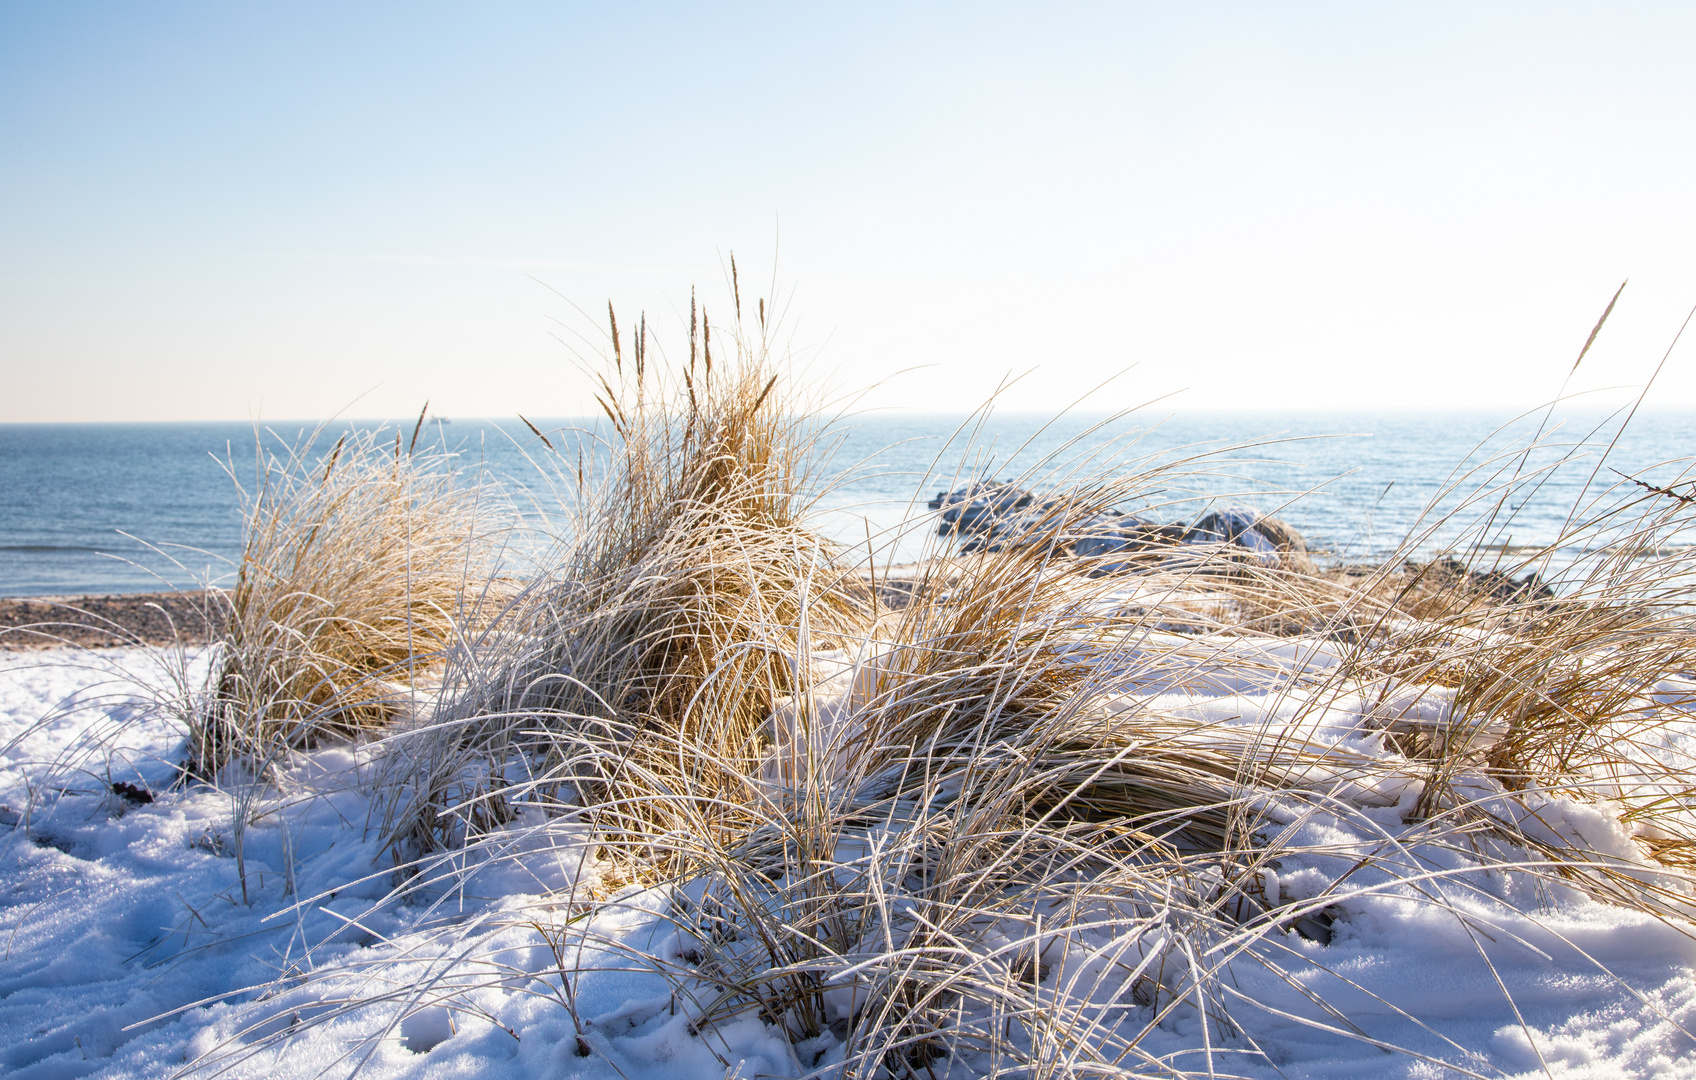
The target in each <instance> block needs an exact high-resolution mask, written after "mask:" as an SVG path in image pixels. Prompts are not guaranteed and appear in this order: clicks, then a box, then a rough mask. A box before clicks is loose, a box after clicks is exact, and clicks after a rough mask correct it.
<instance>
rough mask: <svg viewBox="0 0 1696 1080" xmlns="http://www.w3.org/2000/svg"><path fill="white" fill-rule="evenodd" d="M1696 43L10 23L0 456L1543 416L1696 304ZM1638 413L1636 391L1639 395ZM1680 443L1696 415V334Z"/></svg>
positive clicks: (937, 21)
mask: <svg viewBox="0 0 1696 1080" xmlns="http://www.w3.org/2000/svg"><path fill="white" fill-rule="evenodd" d="M1692 40H1696V6H1692V5H1689V4H1632V3H1619V2H1610V3H1607V4H1600V3H1597V4H1562V3H1549V2H1539V3H1527V4H1516V3H1490V4H1477V3H1454V4H1449V3H1421V4H1417V5H1414V4H1402V5H1387V4H1386V5H1379V4H1372V5H1362V4H1343V3H1339V4H1311V3H1288V4H1277V5H1271V4H1262V3H1244V4H1231V3H1214V4H1184V3H1165V4H1138V3H1113V4H1100V5H1093V4H1056V5H998V4H993V3H972V4H958V5H950V4H901V5H880V4H874V3H859V4H853V5H847V4H838V5H801V4H771V5H760V4H748V5H742V4H721V5H709V4H689V5H681V4H679V5H669V4H641V3H630V4H618V5H613V4H596V5H574V4H569V3H534V4H530V3H500V2H495V3H487V4H477V5H468V4H432V3H428V2H413V3H407V4H384V3H362V4H358V5H346V4H327V3H326V4H317V3H309V2H302V3H291V4H287V5H282V4H228V3H174V2H159V3H101V2H98V0H90V2H84V3H76V4H49V3H39V2H31V3H23V2H16V0H0V377H3V382H0V386H3V390H0V422H11V421H105V420H198V419H207V420H210V419H238V420H246V419H250V418H255V417H258V418H262V419H280V418H307V417H323V416H328V415H331V414H333V413H337V412H343V413H345V414H348V415H353V416H406V415H415V414H416V413H417V410H418V408H419V407H420V406H421V405H422V403H423V402H424V401H425V400H428V401H430V402H431V409H432V411H433V412H435V413H437V414H439V415H446V416H449V417H452V416H468V417H470V416H477V417H510V416H511V415H512V414H513V413H515V412H523V413H526V414H528V415H544V416H548V415H551V416H562V415H578V414H581V413H585V412H587V411H590V410H591V409H592V408H593V403H592V398H591V397H590V393H589V384H588V381H587V378H586V376H585V374H584V371H583V367H584V363H585V362H586V361H592V359H593V349H594V348H596V347H598V346H597V344H596V343H597V342H598V340H599V335H600V334H601V328H602V326H603V324H604V312H605V309H606V304H607V303H608V301H609V300H610V301H611V302H612V303H613V304H615V305H616V307H617V309H618V311H619V312H620V313H621V318H622V319H624V320H625V321H626V322H629V321H633V320H635V319H637V318H639V317H640V315H641V314H642V313H646V315H647V318H648V322H649V325H650V326H651V327H652V328H653V332H654V336H655V340H656V341H657V342H658V345H659V348H660V349H661V350H665V349H667V348H668V347H669V348H670V349H672V350H674V351H675V350H676V349H677V348H678V347H679V346H680V345H681V342H682V340H683V337H684V333H685V332H684V330H683V329H682V323H683V322H684V321H686V318H687V314H686V313H687V311H688V306H689V298H690V290H691V288H692V287H693V288H694V289H696V290H697V291H698V295H699V296H700V298H701V299H702V301H703V302H704V303H705V304H706V306H707V309H708V311H709V313H712V315H713V317H714V318H715V319H717V320H720V321H723V320H726V319H728V317H729V309H730V307H731V301H730V298H729V295H728V294H729V291H730V290H729V286H728V282H727V280H726V268H727V264H728V259H729V257H730V255H731V254H732V253H734V255H735V258H736V262H737V265H738V269H739V278H740V283H741V288H742V293H743V299H744V301H745V303H747V304H748V305H749V306H750V307H752V306H753V305H754V302H755V301H756V300H757V299H759V298H768V300H769V302H770V303H771V305H772V310H773V311H774V313H776V314H777V315H778V316H780V317H779V318H775V319H774V322H775V330H774V339H775V341H776V343H777V345H778V347H779V348H780V349H781V350H783V351H784V352H785V354H786V355H789V356H791V357H792V358H793V360H794V363H795V365H796V370H797V371H798V372H800V373H801V376H802V377H803V378H804V379H806V380H808V381H809V384H810V385H814V386H816V387H817V388H819V393H820V394H823V395H826V396H834V399H835V400H844V399H847V400H853V401H855V402H856V403H857V404H858V406H859V407H865V408H908V409H923V410H929V411H960V410H965V409H970V408H973V407H975V406H977V405H979V404H980V403H982V402H984V401H985V400H986V399H988V398H989V397H990V396H991V395H993V394H995V393H996V392H997V388H998V387H999V386H1002V385H1003V384H1004V383H1005V382H1006V380H1007V379H1008V378H1009V377H1013V378H1015V379H1016V381H1015V382H1014V383H1013V384H1012V386H1011V388H1009V389H1005V390H1003V391H1002V393H1001V397H1000V398H999V403H1000V406H1001V407H1003V408H1009V409H1015V410H1019V411H1032V410H1034V411H1049V410H1058V409H1061V408H1065V407H1067V406H1070V405H1072V404H1073V403H1074V402H1076V401H1077V400H1078V399H1079V398H1080V397H1084V395H1086V394H1087V395H1089V396H1088V397H1087V399H1086V406H1087V407H1090V408H1094V409H1118V408H1125V407H1130V406H1133V405H1137V404H1140V403H1142V402H1145V401H1148V400H1151V399H1156V398H1161V397H1162V396H1163V395H1176V396H1175V397H1173V398H1171V399H1170V400H1171V402H1172V408H1174V409H1177V410H1180V411H1181V410H1184V409H1195V410H1207V409H1263V410H1290V409H1303V408H1311V409H1345V410H1347V409H1367V408H1370V409H1386V408H1456V407H1488V408H1497V407H1512V408H1520V407H1523V408H1530V407H1533V406H1535V405H1537V404H1539V403H1542V402H1544V401H1546V400H1548V399H1549V398H1550V397H1552V396H1553V395H1555V394H1556V393H1557V392H1559V390H1560V388H1561V386H1562V381H1563V379H1564V378H1565V377H1566V376H1567V374H1568V372H1569V369H1570V368H1571V366H1572V363H1573V360H1574V358H1575V357H1576V356H1577V354H1578V352H1579V349H1580V347H1581V346H1582V345H1583V343H1584V340H1585V338H1586V337H1587V335H1588V334H1589V332H1590V330H1591V328H1592V326H1594V324H1595V322H1596V319H1597V317H1598V316H1599V315H1600V314H1601V312H1602V310H1603V308H1604V307H1605V306H1606V304H1607V302H1608V300H1609V298H1610V297H1611V296H1612V295H1613V293H1614V291H1615V289H1617V288H1618V287H1619V284H1620V282H1621V281H1623V280H1625V279H1627V278H1629V279H1630V284H1629V285H1628V286H1627V288H1626V289H1625V292H1624V294H1623V295H1622V296H1621V298H1620V301H1619V305H1618V306H1617V308H1616V309H1615V310H1614V312H1613V314H1612V316H1611V318H1610V320H1609V323H1608V326H1607V327H1606V328H1605V329H1604V331H1603V333H1602V335H1601V336H1600V337H1599V339H1598V341H1597V344H1596V346H1595V348H1593V349H1592V350H1591V352H1590V354H1589V355H1588V356H1587V357H1586V358H1585V360H1584V363H1583V365H1581V367H1580V369H1579V371H1578V372H1577V374H1576V376H1575V377H1574V378H1573V381H1572V383H1571V386H1570V389H1577V390H1591V389H1594V388H1597V387H1620V386H1638V387H1640V386H1642V385H1643V384H1644V383H1645V382H1646V381H1647V380H1648V379H1649V378H1650V376H1651V374H1652V373H1653V372H1654V371H1655V369H1656V367H1657V365H1658V364H1659V363H1660V362H1661V360H1662V358H1663V356H1668V351H1667V350H1668V347H1669V345H1670V344H1671V343H1672V342H1673V340H1674V337H1675V335H1676V334H1677V332H1678V330H1679V327H1680V324H1681V323H1682V322H1683V320H1684V318H1685V317H1686V315H1687V314H1688V313H1689V311H1690V310H1691V306H1692V305H1693V304H1696V194H1693V193H1696V120H1693V118H1696V65H1693V64H1691V63H1689V52H1690V43H1691V41H1692ZM1616 393H1617V392H1616ZM1649 401H1650V402H1651V404H1653V405H1667V406H1679V407H1683V406H1689V405H1696V329H1693V330H1692V332H1691V335H1690V338H1688V339H1686V340H1685V341H1684V342H1683V343H1681V344H1680V345H1679V346H1678V347H1677V348H1675V349H1673V350H1672V352H1671V353H1670V356H1668V359H1667V360H1666V364H1665V367H1664V369H1663V370H1662V371H1661V373H1660V375H1659V377H1658V379H1657V381H1656V382H1655V385H1654V387H1653V389H1652V391H1651V393H1650V397H1649Z"/></svg>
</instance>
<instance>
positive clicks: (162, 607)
mask: <svg viewBox="0 0 1696 1080" xmlns="http://www.w3.org/2000/svg"><path fill="white" fill-rule="evenodd" d="M206 601H207V592H206V590H204V589H193V590H187V591H183V592H154V593H119V594H111V595H93V594H90V595H82V596H76V595H66V596H31V597H25V596H14V597H0V653H11V652H29V651H34V650H37V649H54V648H61V647H64V646H67V645H70V646H78V647H82V648H94V649H103V648H118V647H122V646H126V645H130V646H133V645H176V644H181V645H203V644H205V643H206V642H207V641H209V640H211V638H212V637H213V636H214V635H215V633H216V631H217V629H218V628H217V627H216V626H214V625H213V621H212V619H210V618H209V617H208V606H207V603H206Z"/></svg>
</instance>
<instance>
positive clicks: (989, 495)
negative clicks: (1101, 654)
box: [929, 481, 1307, 574]
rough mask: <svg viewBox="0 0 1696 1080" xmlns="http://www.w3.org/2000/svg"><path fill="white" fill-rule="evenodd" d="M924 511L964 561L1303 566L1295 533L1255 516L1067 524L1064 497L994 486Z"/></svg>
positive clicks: (1118, 566) (1092, 519)
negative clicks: (1026, 556) (1018, 553)
mask: <svg viewBox="0 0 1696 1080" xmlns="http://www.w3.org/2000/svg"><path fill="white" fill-rule="evenodd" d="M929 506H930V509H932V510H936V511H940V512H941V515H942V520H941V522H940V523H939V524H938V526H937V533H938V534H939V535H941V536H953V537H961V538H963V540H964V542H963V543H962V544H961V548H960V551H961V553H962V554H972V553H974V552H992V551H1003V550H1008V549H1011V548H1020V547H1029V546H1033V545H1037V544H1042V545H1047V546H1050V547H1053V548H1055V549H1057V550H1059V551H1061V552H1062V553H1064V554H1069V555H1073V556H1075V557H1078V558H1081V559H1088V560H1091V562H1092V565H1091V566H1090V573H1092V574H1111V573H1118V572H1121V571H1125V570H1130V569H1136V568H1151V567H1152V566H1153V565H1155V564H1156V563H1158V562H1161V561H1164V559H1165V558H1166V557H1176V556H1181V555H1186V554H1203V553H1205V554H1208V555H1213V556H1219V555H1223V556H1225V557H1227V558H1228V559H1230V560H1233V561H1236V562H1245V563H1249V564H1253V565H1258V566H1280V565H1287V564H1290V563H1303V564H1305V563H1306V562H1307V543H1306V541H1304V540H1303V539H1302V536H1301V534H1300V533H1298V532H1296V531H1295V530H1294V529H1292V528H1290V527H1289V526H1288V525H1286V524H1284V523H1283V522H1281V521H1279V520H1278V519H1277V518H1270V517H1262V516H1260V515H1259V514H1256V513H1255V512H1254V511H1252V510H1243V509H1237V508H1231V509H1224V510H1215V511H1212V512H1210V513H1207V514H1204V515H1203V516H1202V517H1200V518H1199V519H1197V520H1196V521H1195V522H1194V523H1193V524H1190V525H1188V526H1185V525H1168V524H1160V523H1158V522H1153V521H1149V520H1148V519H1146V518H1142V517H1138V516H1137V515H1135V514H1126V513H1120V512H1118V511H1112V510H1109V511H1102V512H1098V513H1088V514H1084V515H1082V516H1081V517H1072V516H1071V515H1072V514H1073V513H1075V511H1076V507H1075V506H1072V505H1069V500H1068V497H1067V496H1064V495H1060V496H1056V497H1054V498H1049V499H1038V498H1037V497H1036V496H1035V495H1034V494H1032V493H1031V492H1028V491H1024V490H1022V489H1020V488H1018V487H1015V486H1014V485H1012V484H1008V483H1002V482H998V481H985V482H980V483H975V484H968V485H966V486H965V487H962V488H958V489H956V490H954V491H943V492H938V493H937V495H936V498H934V499H931V500H930V503H929ZM1063 516H1064V517H1065V519H1066V520H1065V521H1064V525H1063V526H1062V525H1060V524H1059V523H1060V521H1061V519H1062V517H1063ZM1150 556H1155V557H1156V558H1155V559H1152V560H1151V558H1150Z"/></svg>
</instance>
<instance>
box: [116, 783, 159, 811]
mask: <svg viewBox="0 0 1696 1080" xmlns="http://www.w3.org/2000/svg"><path fill="white" fill-rule="evenodd" d="M112 794H114V795H116V796H118V798H120V799H122V800H124V801H125V802H127V803H129V804H130V805H132V806H146V805H147V804H148V803H150V802H152V801H153V792H151V791H148V790H147V789H146V788H144V787H139V786H137V785H135V784H130V783H125V782H124V781H122V780H116V781H114V782H113V783H112Z"/></svg>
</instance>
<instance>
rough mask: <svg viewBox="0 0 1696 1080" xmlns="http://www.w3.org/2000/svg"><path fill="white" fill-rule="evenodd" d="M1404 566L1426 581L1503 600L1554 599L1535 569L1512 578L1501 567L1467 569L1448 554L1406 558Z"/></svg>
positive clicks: (1506, 601) (1529, 600) (1538, 600)
mask: <svg viewBox="0 0 1696 1080" xmlns="http://www.w3.org/2000/svg"><path fill="white" fill-rule="evenodd" d="M1406 567H1407V571H1408V573H1410V574H1413V575H1415V576H1416V577H1418V578H1420V579H1421V580H1422V581H1424V582H1425V583H1426V584H1429V585H1434V586H1438V587H1457V586H1458V587H1460V588H1466V589H1473V590H1476V591H1477V592H1481V593H1483V594H1484V595H1486V596H1488V597H1490V598H1491V599H1492V600H1495V601H1497V602H1499V603H1503V604H1538V603H1543V602H1545V601H1549V600H1553V599H1555V590H1553V589H1551V588H1549V586H1548V585H1546V584H1544V583H1543V579H1542V578H1540V577H1538V576H1537V572H1536V571H1535V570H1534V571H1532V572H1530V573H1528V574H1526V575H1525V576H1524V577H1522V578H1515V577H1513V576H1512V575H1511V574H1508V573H1506V572H1505V571H1502V570H1472V569H1469V568H1468V567H1467V565H1466V564H1465V563H1464V562H1461V561H1460V560H1459V559H1457V558H1455V557H1454V556H1452V555H1445V556H1443V557H1442V558H1438V559H1433V560H1431V561H1430V562H1428V563H1419V562H1414V561H1413V560H1412V559H1409V560H1408V561H1407V563H1406Z"/></svg>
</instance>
